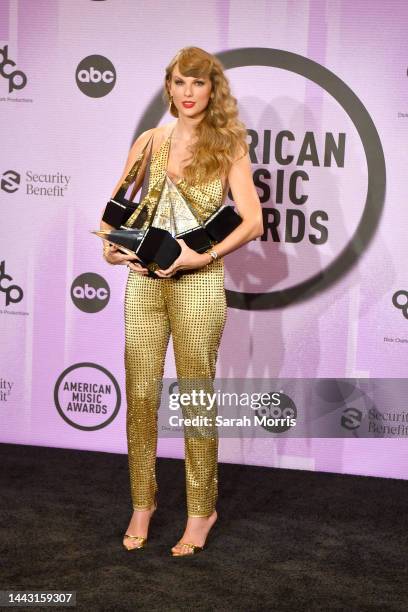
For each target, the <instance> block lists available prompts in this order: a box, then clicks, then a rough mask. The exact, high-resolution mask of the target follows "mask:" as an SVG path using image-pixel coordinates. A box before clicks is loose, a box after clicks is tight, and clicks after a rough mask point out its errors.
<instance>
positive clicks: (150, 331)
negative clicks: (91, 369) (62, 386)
mask: <svg viewBox="0 0 408 612" xmlns="http://www.w3.org/2000/svg"><path fill="white" fill-rule="evenodd" d="M226 314H227V302H226V295H225V289H224V261H223V259H222V258H221V259H218V260H216V261H214V262H212V263H211V264H210V265H209V266H204V267H203V268H199V269H198V270H194V271H192V272H189V273H187V274H183V275H182V276H181V277H180V278H178V279H175V278H167V279H163V278H161V279H155V278H149V277H147V276H142V275H140V274H138V273H137V272H135V271H130V272H129V276H128V281H127V285H126V292H125V368H126V396H127V417H126V432H127V442H128V457H129V474H130V489H131V497H132V504H133V507H134V508H135V509H138V510H142V509H145V508H149V507H150V506H152V504H153V503H154V499H155V495H156V492H157V490H158V486H157V481H156V470H155V467H156V451H157V435H158V432H157V421H158V414H157V411H158V409H159V405H160V399H161V391H162V378H163V373H164V362H165V357H166V350H167V345H168V342H169V338H170V334H171V335H172V338H173V348H174V357H175V364H176V371H177V379H178V384H179V391H180V392H183V391H184V390H187V389H188V384H191V383H189V381H193V380H195V381H197V380H198V381H201V382H202V381H203V379H204V380H205V381H207V384H206V385H204V386H205V387H206V388H205V391H206V392H212V391H213V387H212V381H213V380H214V378H215V372H216V361H217V354H218V348H219V344H220V341H221V336H222V333H223V330H224V325H225V321H226ZM201 388H203V387H202V386H201ZM197 410H198V411H199V414H201V415H202V414H203V411H202V406H199V407H197V406H196V407H193V406H191V405H189V406H186V407H183V406H182V412H183V414H182V416H183V417H184V418H190V417H192V416H194V414H195V413H196V414H197ZM195 411H196V412H195ZM204 412H205V414H206V415H207V416H209V417H211V418H212V419H213V421H212V422H213V423H214V426H213V427H209V428H208V427H204V428H201V429H200V428H199V427H197V428H195V429H194V428H193V429H191V427H190V428H188V429H187V430H186V428H185V427H184V448H185V475H186V494H187V495H186V496H187V513H188V516H208V515H210V514H211V513H212V512H213V511H214V509H215V503H216V500H217V494H218V471H217V457H218V435H217V430H216V426H215V416H216V414H217V406H216V403H215V405H214V407H213V408H211V410H205V411H204ZM177 414H178V412H177ZM179 416H181V415H179ZM187 431H189V432H190V433H187Z"/></svg>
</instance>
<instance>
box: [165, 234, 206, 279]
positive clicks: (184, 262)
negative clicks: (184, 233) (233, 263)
mask: <svg viewBox="0 0 408 612" xmlns="http://www.w3.org/2000/svg"><path fill="white" fill-rule="evenodd" d="M176 240H177V242H178V243H179V245H180V246H181V253H180V255H179V256H178V257H177V259H176V260H175V261H174V262H173V263H172V264H171V266H169V267H168V268H166V269H165V270H161V269H158V270H155V271H154V273H155V274H157V276H160V277H161V278H170V277H171V276H174V275H175V274H176V272H178V271H179V270H198V269H199V268H203V267H204V266H206V265H207V264H208V263H209V261H208V258H209V257H210V256H209V255H208V253H197V251H194V249H190V247H189V246H187V244H186V243H185V242H184V240H183V239H182V238H180V239H179V238H176Z"/></svg>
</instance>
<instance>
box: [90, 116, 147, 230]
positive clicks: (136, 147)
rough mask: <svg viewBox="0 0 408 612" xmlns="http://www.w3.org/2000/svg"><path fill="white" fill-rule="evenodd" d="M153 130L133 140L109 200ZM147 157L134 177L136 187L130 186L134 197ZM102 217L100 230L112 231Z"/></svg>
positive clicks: (140, 184)
mask: <svg viewBox="0 0 408 612" xmlns="http://www.w3.org/2000/svg"><path fill="white" fill-rule="evenodd" d="M154 129H155V128H152V129H151V130H146V132H143V133H142V134H140V136H139V137H138V138H137V139H136V140H135V142H134V143H133V145H132V146H131V148H130V151H129V154H128V157H127V160H126V164H125V167H124V170H123V173H122V176H121V177H120V179H119V180H118V182H117V184H116V185H115V188H114V190H113V192H112V195H111V198H113V197H114V196H115V194H116V192H117V191H118V189H119V187H120V186H121V185H122V183H123V181H124V180H125V178H126V176H127V174H128V172H129V170H130V169H131V167H132V166H133V164H134V163H135V161H136V158H137V157H138V155H140V153H141V152H142V150H143V147H144V146H145V145H146V143H147V142H148V141H149V138H150V136H151V135H152V133H153V131H154ZM147 157H148V155H147V154H146V155H145V158H144V160H143V162H142V164H141V166H140V168H139V172H138V173H137V177H136V185H135V186H132V190H134V189H136V190H135V195H136V194H137V192H138V191H139V189H140V187H141V186H142V183H143V178H144V175H145V172H146V166H147ZM102 217H103V213H102ZM102 217H101V221H100V228H101V230H109V229H114V228H113V226H112V225H109V224H108V223H105V221H102Z"/></svg>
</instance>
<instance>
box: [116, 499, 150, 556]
mask: <svg viewBox="0 0 408 612" xmlns="http://www.w3.org/2000/svg"><path fill="white" fill-rule="evenodd" d="M156 510H157V500H155V502H154V508H153V512H152V513H151V515H150V520H151V519H152V516H153V514H154V513H155V512H156ZM149 526H150V524H149ZM124 537H125V538H128V539H129V540H139V542H140V546H126V544H123V546H124V547H125V548H126V550H138V549H139V548H144V547H145V546H146V542H147V537H146V538H144V537H143V536H137V535H130V534H129V533H125V535H124Z"/></svg>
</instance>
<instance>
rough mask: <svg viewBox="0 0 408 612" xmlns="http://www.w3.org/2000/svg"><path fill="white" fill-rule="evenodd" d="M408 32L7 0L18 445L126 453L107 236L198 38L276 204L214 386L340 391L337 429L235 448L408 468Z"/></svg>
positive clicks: (399, 25)
mask: <svg viewBox="0 0 408 612" xmlns="http://www.w3.org/2000/svg"><path fill="white" fill-rule="evenodd" d="M407 27H408V6H407V4H406V3H405V2H403V1H396V0H391V1H390V2H383V1H374V0H371V1H368V0H367V1H364V0H357V1H356V0H353V1H351V0H327V1H321V0H314V1H313V0H310V1H307V0H302V1H300V0H298V1H293V0H275V1H274V2H270V1H265V2H264V1H262V0H255V1H254V2H252V3H248V2H246V1H244V0H239V1H237V0H236V1H231V2H227V1H225V0H219V1H215V0H213V1H212V0H209V1H208V2H206V3H202V2H194V1H193V2H191V1H189V2H186V1H185V0H179V1H178V2H170V3H169V2H168V1H166V2H160V1H157V2H147V1H146V2H134V1H132V0H119V1H118V0H36V1H32V0H0V104H1V106H0V121H1V142H2V146H1V153H0V156H1V157H0V160H1V161H0V175H1V191H0V194H1V206H0V214H1V219H2V223H1V245H0V266H1V267H0V333H1V336H0V338H1V340H0V341H1V362H0V424H1V432H0V439H1V441H2V442H15V443H20V444H22V445H24V444H34V445H46V446H55V447H67V448H76V449H91V450H101V451H109V452H117V453H125V452H126V438H125V416H126V397H125V385H124V363H123V351H124V325H123V302H124V288H125V283H126V278H127V269H126V268H125V267H121V266H109V265H108V264H106V263H105V262H104V260H103V259H102V257H101V243H100V239H99V238H97V237H95V236H94V235H92V234H91V233H90V230H93V229H97V228H98V227H99V220H100V216H101V214H102V211H103V208H104V205H105V203H106V201H107V199H108V198H109V197H110V195H111V193H112V190H113V187H114V186H115V185H116V183H117V181H118V178H119V177H120V175H121V173H122V171H123V167H124V164H125V160H126V157H127V153H128V150H129V148H130V146H131V144H132V142H133V141H134V139H135V137H136V136H137V135H138V134H139V133H140V132H141V131H142V130H145V129H148V128H150V127H153V126H155V125H159V124H161V123H163V122H168V121H170V120H173V117H171V116H169V115H168V114H167V110H166V108H164V107H163V104H162V102H161V87H162V81H163V76H164V68H165V66H166V65H167V64H168V62H169V61H170V59H171V58H172V57H173V56H174V54H175V53H176V52H177V51H178V50H179V49H180V48H181V47H184V46H187V45H195V46H199V47H202V48H204V49H206V50H207V51H209V52H211V53H214V54H217V55H218V57H219V58H220V59H221V61H222V62H223V64H224V66H225V69H226V74H227V77H228V79H229V80H230V83H231V87H232V91H233V94H234V95H235V96H236V98H237V100H238V103H239V110H240V115H241V119H242V120H243V121H244V123H245V124H246V126H247V128H248V142H249V143H250V146H251V150H250V154H251V161H252V164H253V172H254V181H255V184H256V187H257V190H258V193H259V196H260V198H261V202H262V206H263V209H264V227H265V232H264V235H263V236H262V238H259V239H257V240H255V241H252V242H251V243H250V244H248V245H246V246H244V247H243V248H241V249H239V250H238V251H236V252H234V253H233V254H230V255H228V256H226V257H225V269H226V281H225V282H226V290H227V298H228V305H229V308H228V320H227V324H226V327H225V331H224V335H223V339H222V345H221V349H220V353H219V360H218V370H217V377H219V378H220V379H236V380H240V381H241V382H242V381H250V380H251V379H262V380H263V381H268V380H270V381H276V380H277V379H278V380H281V381H283V380H285V379H287V380H300V379H307V380H309V381H313V380H315V379H316V380H317V381H321V380H322V379H327V380H328V381H337V383H336V384H337V385H339V387H338V388H339V389H340V394H339V397H338V398H337V400H336V401H335V402H334V403H333V395H331V396H330V398H329V399H330V401H328V405H327V406H326V408H325V409H324V416H325V418H326V419H329V420H330V426H329V425H328V426H327V429H325V427H323V428H320V434H319V436H317V435H313V429H311V430H310V431H311V434H309V435H308V436H306V435H305V436H304V437H299V436H297V435H296V433H295V430H293V429H292V431H291V430H286V431H283V432H280V433H279V432H277V431H273V429H272V430H271V431H270V435H269V436H265V435H263V436H258V435H256V433H255V434H254V432H251V435H250V436H248V437H246V436H245V435H244V432H241V433H240V434H237V437H235V438H234V437H222V438H221V440H220V460H221V461H226V462H234V463H248V464H261V465H266V466H280V467H289V468H294V469H307V470H319V471H332V472H344V473H354V474H356V473H357V474H370V475H378V476H390V477H395V478H406V474H407V471H408V470H407V468H408V453H407V450H406V449H407V445H406V440H405V435H406V432H405V429H404V428H403V427H402V428H399V429H398V430H395V428H394V429H392V428H390V427H388V428H385V429H384V428H383V426H384V425H390V424H391V425H392V424H398V423H399V424H403V423H404V422H405V416H406V414H405V406H404V405H401V402H402V404H403V403H404V401H405V400H404V397H406V396H404V395H403V391H402V387H400V386H399V385H400V384H401V381H404V380H406V378H407V369H408V368H407V350H408V346H407V341H408V333H407V307H406V305H407V301H408V293H407V290H408V286H407V266H406V262H407V242H406V238H407V227H408V210H407V205H406V176H407V170H406V169H407V129H408V128H407V126H408V104H407V99H408V98H407V96H408V81H407V58H408V48H407V47H408V39H407V36H406V32H407ZM229 196H231V194H229ZM227 201H228V202H229V203H231V204H233V202H232V200H231V199H230V198H228V200H227ZM165 376H166V379H171V378H173V377H175V366H174V358H173V347H172V343H171V342H170V345H169V349H168V354H167V362H166V371H165ZM360 379H365V380H367V379H370V380H374V379H382V380H384V379H392V381H394V380H395V385H394V386H392V388H393V389H394V398H393V400H392V401H391V402H390V406H387V410H386V411H385V412H384V411H383V410H382V406H381V405H378V404H377V405H376V406H375V410H376V412H373V411H371V412H369V411H368V410H367V409H366V408H364V407H361V406H360V405H357V403H358V402H357V403H356V401H357V400H356V401H355V397H354V396H353V393H354V392H355V389H356V388H357V387H358V385H357V383H356V382H355V381H356V380H357V381H358V380H360ZM353 381H354V382H353ZM392 381H391V382H392ZM276 385H277V386H278V387H279V383H276ZM282 386H283V382H282V383H281V386H280V388H282ZM273 389H276V386H274V384H272V382H271V390H273ZM88 393H89V395H87V394H88ZM330 402H331V404H330ZM393 407H394V408H395V411H396V413H395V414H393V413H392V409H393ZM296 408H297V411H298V415H299V417H300V418H303V417H304V416H305V415H307V414H309V415H310V414H314V413H313V408H314V407H313V405H309V406H308V405H299V404H297V406H296ZM397 413H398V414H397ZM398 415H399V416H398ZM314 416H315V417H316V418H318V417H319V415H316V414H314ZM370 419H371V420H370ZM371 421H373V423H374V425H377V426H378V428H377V429H376V428H375V427H373V429H372V434H371V436H367V435H362V431H363V429H362V426H363V424H365V425H367V423H368V424H370V423H371ZM325 422H327V423H328V421H327V420H326V421H325ZM369 430H370V428H368V429H367V427H365V431H366V432H367V431H369ZM263 433H265V432H263ZM327 436H330V437H327ZM370 438H371V439H370ZM22 450H23V447H22ZM158 454H159V456H166V457H182V456H183V441H182V438H181V437H179V438H174V437H168V436H166V435H165V434H161V436H160V440H159V449H158Z"/></svg>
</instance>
